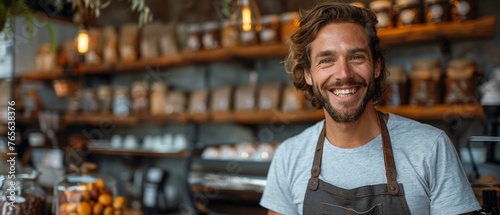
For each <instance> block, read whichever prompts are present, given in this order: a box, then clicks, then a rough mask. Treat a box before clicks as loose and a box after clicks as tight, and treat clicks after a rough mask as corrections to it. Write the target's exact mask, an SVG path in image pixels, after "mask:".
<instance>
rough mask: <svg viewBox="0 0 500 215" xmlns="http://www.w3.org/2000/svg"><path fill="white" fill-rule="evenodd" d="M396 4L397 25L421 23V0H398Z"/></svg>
mask: <svg viewBox="0 0 500 215" xmlns="http://www.w3.org/2000/svg"><path fill="white" fill-rule="evenodd" d="M396 5H397V8H398V16H397V21H396V25H397V26H398V27H402V26H411V25H414V24H418V23H421V16H422V15H421V9H420V1H419V0H396Z"/></svg>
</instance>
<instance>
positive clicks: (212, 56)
mask: <svg viewBox="0 0 500 215" xmlns="http://www.w3.org/2000/svg"><path fill="white" fill-rule="evenodd" d="M495 23H496V19H495V17H494V16H485V17H481V18H478V19H474V20H469V21H464V22H448V23H438V24H420V25H413V26H408V27H401V28H394V29H382V30H380V31H379V37H380V40H381V44H382V46H384V47H390V46H394V45H400V44H410V43H417V42H430V41H436V40H438V39H447V40H453V39H465V38H486V37H491V36H493V35H494V34H495V25H496V24H495ZM287 53H288V47H287V46H286V45H285V44H276V45H254V46H240V47H232V48H221V49H215V50H204V51H197V52H183V53H180V54H178V55H172V56H165V57H159V58H155V59H148V60H139V61H136V62H119V63H116V64H112V65H95V66H89V65H81V66H77V67H75V68H73V70H74V71H73V73H72V74H71V75H78V74H112V73H121V72H129V71H134V70H135V71H137V70H144V69H146V68H147V67H152V68H156V67H169V66H182V65H189V64H194V63H204V62H220V61H226V60H230V59H259V58H272V57H284V56H285V55H286V54H287ZM66 75H69V74H63V71H62V70H61V69H57V70H54V71H26V72H24V73H22V74H21V75H20V77H19V78H21V79H22V80H53V79H56V78H62V77H65V76H66Z"/></svg>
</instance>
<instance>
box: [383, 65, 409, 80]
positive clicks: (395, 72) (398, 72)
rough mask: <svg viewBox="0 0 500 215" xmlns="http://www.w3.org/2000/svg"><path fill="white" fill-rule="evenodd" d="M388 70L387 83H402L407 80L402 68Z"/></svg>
mask: <svg viewBox="0 0 500 215" xmlns="http://www.w3.org/2000/svg"><path fill="white" fill-rule="evenodd" d="M388 70H389V76H387V79H386V81H387V82H397V83H402V82H405V81H406V79H407V78H408V75H407V74H406V71H405V69H404V67H402V66H390V67H389V68H388Z"/></svg>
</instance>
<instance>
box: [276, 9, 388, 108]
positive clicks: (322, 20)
mask: <svg viewBox="0 0 500 215" xmlns="http://www.w3.org/2000/svg"><path fill="white" fill-rule="evenodd" d="M341 22H349V23H355V24H359V25H360V26H362V27H364V29H365V33H366V35H367V36H368V39H369V45H370V50H371V52H372V56H373V63H375V62H377V60H379V61H380V71H381V73H380V76H379V77H377V78H376V79H375V92H374V96H373V101H374V103H375V104H377V103H378V102H379V99H380V97H381V96H382V94H383V92H384V90H385V86H384V82H385V79H386V76H387V69H386V65H385V58H384V55H383V54H382V50H381V48H380V39H379V38H378V36H377V29H376V27H375V25H376V24H377V22H378V21H377V17H376V16H375V14H374V13H373V12H372V11H370V10H369V9H366V8H359V7H356V6H352V5H349V4H345V3H338V2H335V3H331V2H330V3H323V4H319V5H317V6H315V7H314V8H313V9H311V10H309V11H305V12H304V13H302V14H301V20H300V26H299V28H298V29H297V31H295V33H293V34H292V36H291V37H290V41H288V42H289V44H288V45H289V48H290V51H289V54H288V56H287V57H286V59H285V62H284V64H285V69H286V71H287V72H288V74H289V76H290V78H291V79H292V81H293V84H294V85H295V87H296V88H297V89H298V90H301V91H304V95H305V97H306V99H307V100H309V101H310V102H311V104H312V105H313V106H314V107H316V108H318V109H319V108H321V107H322V104H321V103H320V100H319V99H318V98H316V97H315V96H314V92H313V87H312V86H310V85H308V84H307V83H306V81H305V79H304V72H306V71H309V70H310V67H311V61H310V57H309V56H310V46H311V42H312V41H313V40H314V38H315V37H316V35H317V34H318V32H319V30H320V29H322V28H323V27H324V26H326V25H327V24H330V23H341Z"/></svg>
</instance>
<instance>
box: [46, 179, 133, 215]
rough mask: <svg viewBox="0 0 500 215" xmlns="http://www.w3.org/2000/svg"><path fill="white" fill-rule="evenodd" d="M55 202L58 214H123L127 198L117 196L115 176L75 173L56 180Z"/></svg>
mask: <svg viewBox="0 0 500 215" xmlns="http://www.w3.org/2000/svg"><path fill="white" fill-rule="evenodd" d="M115 201H117V205H116V207H115ZM53 204H54V208H55V211H56V213H55V214H56V215H63V214H71V213H73V212H77V213H78V214H113V213H114V214H123V208H124V205H125V199H123V197H119V196H116V181H115V180H114V179H113V178H111V177H108V176H105V175H102V174H78V173H74V174H69V175H66V176H64V177H62V178H60V179H59V180H57V181H56V182H55V185H54V202H53ZM117 211H119V212H117ZM110 212H111V213H110ZM120 212H121V213H120Z"/></svg>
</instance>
